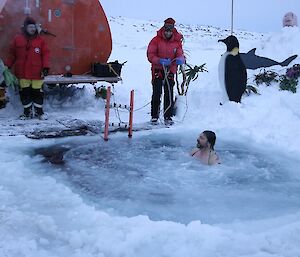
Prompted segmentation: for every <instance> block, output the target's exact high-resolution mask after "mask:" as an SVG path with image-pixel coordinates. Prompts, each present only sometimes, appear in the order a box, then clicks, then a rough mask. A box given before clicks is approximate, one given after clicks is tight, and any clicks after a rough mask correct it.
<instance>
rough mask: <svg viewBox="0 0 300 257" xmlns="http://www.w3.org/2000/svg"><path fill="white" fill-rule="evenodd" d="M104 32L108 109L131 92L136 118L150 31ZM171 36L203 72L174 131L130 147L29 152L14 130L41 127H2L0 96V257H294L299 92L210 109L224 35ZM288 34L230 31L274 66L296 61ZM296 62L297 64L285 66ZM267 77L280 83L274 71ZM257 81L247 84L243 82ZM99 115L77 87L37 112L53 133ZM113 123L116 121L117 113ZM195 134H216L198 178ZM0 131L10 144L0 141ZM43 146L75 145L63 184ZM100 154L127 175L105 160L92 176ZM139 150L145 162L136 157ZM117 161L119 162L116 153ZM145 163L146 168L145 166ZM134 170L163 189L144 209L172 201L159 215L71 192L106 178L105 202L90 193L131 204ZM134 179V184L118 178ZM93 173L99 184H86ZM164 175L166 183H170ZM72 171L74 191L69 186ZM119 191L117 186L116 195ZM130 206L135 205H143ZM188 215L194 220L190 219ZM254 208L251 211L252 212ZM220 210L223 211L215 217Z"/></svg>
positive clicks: (143, 137)
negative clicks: (117, 68)
mask: <svg viewBox="0 0 300 257" xmlns="http://www.w3.org/2000/svg"><path fill="white" fill-rule="evenodd" d="M109 21H110V25H111V29H112V34H113V53H112V56H111V60H112V61H113V60H115V59H118V60H119V61H120V62H123V61H128V62H127V63H126V64H125V66H124V68H123V70H122V77H123V83H119V84H117V85H115V89H114V91H115V94H114V98H115V99H114V100H115V101H116V102H118V103H123V104H124V103H128V101H129V93H130V90H131V89H134V90H135V107H136V108H137V109H138V108H140V107H142V106H144V105H146V104H147V103H149V101H150V98H151V84H150V80H151V77H150V64H149V63H148V61H147V59H146V48H147V45H148V42H149V41H150V39H151V38H152V37H153V36H154V35H155V31H156V30H157V29H158V28H159V27H160V25H161V24H160V23H157V22H154V21H141V20H133V19H126V18H121V17H117V18H113V17H112V18H110V19H109ZM178 28H179V30H180V31H181V32H182V33H183V35H184V36H185V43H184V48H185V50H186V53H187V57H188V62H189V63H191V64H194V65H200V64H202V63H206V64H207V68H208V70H209V72H208V73H203V74H201V75H200V76H199V79H198V80H196V81H195V82H194V83H193V84H192V85H191V87H190V91H189V94H188V96H187V103H188V110H187V113H186V115H185V117H184V120H183V121H181V120H178V123H177V124H178V125H176V126H174V127H172V128H169V129H163V130H159V129H158V130H155V131H154V130H153V131H146V132H137V133H136V134H134V138H133V140H132V142H131V143H130V141H129V140H128V139H126V134H124V133H118V134H115V135H111V136H110V137H111V140H110V141H109V142H107V143H104V142H103V141H102V139H101V137H100V136H99V135H98V136H92V137H76V138H65V139H50V140H40V141H35V140H31V139H27V138H26V137H24V136H23V135H20V134H22V133H21V131H22V128H24V127H26V129H29V128H32V129H34V128H36V127H37V126H39V127H43V126H48V125H44V123H43V122H19V121H18V122H17V121H16V124H17V125H15V126H14V125H13V124H14V122H13V121H14V120H17V117H18V114H19V113H20V111H21V107H20V104H15V105H12V104H11V103H12V102H15V100H16V96H14V95H13V94H11V95H10V97H11V103H10V104H9V105H8V107H7V108H6V109H2V110H0V119H1V125H0V135H1V136H0V149H1V156H0V170H1V179H0V224H1V226H0V256H1V257H2V256H3V257H4V256H9V257H14V256H30V257H33V256H39V257H44V256H45V257H50V256H51V257H54V256H59V257H61V256H75V257H79V256H82V257H83V256H85V257H86V256H87V257H89V256H98V257H104V256H105V257H114V256H118V257H121V256H122V257H127V256H128V257H129V256H130V257H131V256H139V257H147V256H151V257H152V256H161V257H165V256H170V257H171V256H172V257H177V256H178V257H183V256H189V257H193V256H205V257H206V256H214V257H215V256H228V257H232V256H247V257H248V256H253V257H254V256H255V257H268V256H273V257H274V256H276V257H277V256H278V257H279V256H286V257H289V256H290V257H295V256H296V257H297V256H300V221H299V220H300V211H299V203H298V202H299V192H300V190H299V178H300V175H299V161H300V148H299V143H300V115H299V113H300V93H299V92H298V93H296V94H292V93H290V92H285V91H279V90H278V85H277V84H273V85H271V86H269V87H265V86H260V87H259V92H260V93H261V95H259V96H258V95H250V96H249V97H244V98H243V99H242V104H236V103H229V102H228V103H226V104H224V105H223V106H220V105H219V99H220V97H221V90H220V87H219V85H218V74H217V70H218V62H219V59H220V56H221V54H222V53H223V52H224V51H225V46H224V45H223V44H221V43H217V40H218V39H220V38H224V37H226V36H227V35H228V33H229V32H228V31H226V30H222V29H220V28H214V27H210V26H197V25H183V24H179V25H178ZM299 32H300V31H299V29H297V28H293V29H290V28H285V29H283V30H282V31H279V32H277V33H274V34H268V35H261V34H258V33H251V32H244V31H238V32H237V36H238V38H239V40H240V45H241V52H247V51H249V50H250V49H252V48H254V47H256V48H257V54H259V55H263V56H267V57H271V58H272V59H275V60H278V61H282V60H284V59H285V58H287V57H288V56H291V55H293V54H299V53H300V33H299ZM299 61H300V58H299V57H298V58H297V59H296V60H295V61H294V62H293V63H292V64H294V63H299ZM272 69H273V70H275V71H277V72H280V73H281V74H283V73H284V70H285V69H284V68H282V67H273V68H272ZM257 72H258V71H255V72H249V73H248V77H249V83H251V81H252V80H253V75H254V74H255V73H257ZM99 86H100V84H99ZM103 107H104V106H103V102H101V101H99V100H96V99H94V97H93V88H91V87H90V86H88V85H87V86H86V87H85V89H84V90H83V91H82V92H81V93H80V94H79V95H74V96H70V98H69V100H68V101H66V102H64V101H63V100H62V101H61V102H59V101H58V100H55V99H52V100H50V99H49V101H48V102H46V111H47V112H48V113H49V114H50V121H51V120H52V121H53V122H54V123H55V122H57V119H64V118H65V117H73V118H77V119H82V120H97V119H99V120H100V119H101V120H103V118H104V114H103V110H104V108H103ZM149 111H150V106H149V105H146V107H145V108H142V109H140V110H139V111H137V112H136V113H135V117H134V118H135V122H136V123H143V122H145V121H148V120H149V118H150V117H149ZM120 118H121V119H122V120H124V121H126V119H127V118H128V114H127V113H123V112H121V113H120ZM115 120H116V121H118V118H115ZM7 124H10V125H9V126H7ZM205 129H211V130H214V131H216V134H217V145H216V149H217V151H219V152H220V155H221V156H222V160H223V164H222V165H220V166H217V167H210V168H209V167H204V166H203V165H201V164H198V163H197V162H195V160H193V159H191V158H190V157H189V156H188V155H187V152H188V151H189V149H190V148H192V147H193V145H194V141H195V139H196V137H197V136H198V134H199V133H200V132H201V131H203V130H205ZM8 130H11V131H12V134H15V135H16V136H13V137H10V136H8V133H7V131H8ZM14 131H15V132H18V133H13V132H14ZM153 138H155V139H153ZM153 141H154V142H153ZM143 142H144V144H143ZM149 142H150V143H149ZM98 143H99V145H97V144H98ZM55 145H58V146H66V147H71V148H72V147H74V146H76V147H75V148H74V149H72V150H71V151H69V152H68V153H67V154H66V162H67V165H68V166H67V167H69V168H70V170H69V173H68V172H66V171H65V170H64V168H63V167H61V168H60V167H55V168H53V166H52V164H49V163H45V162H43V157H42V156H41V155H39V154H37V151H38V149H40V148H45V147H53V146H55ZM143 147H145V149H143ZM119 148H120V149H119ZM103 149H107V152H108V153H111V158H112V159H110V161H113V160H127V161H128V163H129V164H130V165H131V166H130V167H131V168H130V170H129V169H127V168H124V172H127V173H128V176H125V177H124V174H123V175H122V173H120V169H121V168H120V167H119V166H118V165H120V164H118V163H117V161H116V165H114V162H112V163H111V162H110V163H109V162H108V163H104V164H103V166H101V160H103V159H101V158H103V157H101V158H100V156H99V159H97V156H98V155H97V154H98V153H99V155H100V154H102V155H103V154H105V152H104V153H103ZM118 149H119V150H118ZM140 149H141V150H143V151H142V152H144V151H146V153H147V154H145V155H143V153H141V152H139V151H140ZM155 149H157V150H158V151H160V153H159V152H155ZM114 150H115V151H114ZM121 150H122V151H121ZM126 151H128V154H124V152H126ZM106 154H107V153H106ZM173 154H174V156H173ZM148 156H150V157H152V158H153V159H154V161H157V163H158V166H155V164H153V163H151V162H149V163H146V162H147V161H148V160H147V158H146V157H148ZM181 157H182V159H180V158H181ZM84 158H87V160H88V161H89V162H87V161H85V159H84ZM160 158H162V159H161V161H160ZM91 159H92V160H93V161H94V162H90V161H91ZM243 159H244V161H243ZM129 164H128V165H129ZM72 165H73V166H72ZM142 165H144V166H149V170H148V172H151V173H150V175H147V176H146V177H148V178H152V179H153V180H156V181H157V182H159V183H160V184H158V185H162V184H163V183H164V184H165V185H166V187H165V188H163V189H164V190H165V191H166V192H165V193H166V195H165V196H161V195H157V197H154V198H153V200H155V201H158V200H159V199H160V197H163V203H164V202H166V201H167V200H168V199H167V200H166V198H168V194H169V193H170V192H171V193H173V194H171V197H174V196H175V198H172V199H173V200H174V199H175V201H174V205H173V206H171V208H170V209H167V208H164V204H161V211H159V210H157V209H156V210H155V209H151V211H154V213H151V211H147V208H148V205H147V199H145V204H144V203H143V205H141V204H136V210H131V209H130V208H129V207H128V206H129V205H128V202H125V201H121V196H120V197H115V199H116V201H115V203H116V204H118V205H119V206H113V205H111V206H109V203H110V202H109V201H106V202H105V201H104V200H103V199H104V197H101V194H100V195H99V191H97V190H99V189H101V186H100V185H94V187H92V189H93V188H94V190H95V191H94V192H96V193H95V194H94V192H93V191H92V192H89V191H83V192H81V191H80V190H79V189H78V187H77V185H78V183H79V182H82V185H81V189H85V188H87V189H89V190H91V187H90V185H88V187H85V186H86V185H85V184H84V182H86V181H85V180H84V179H85V178H86V177H84V176H83V177H82V179H83V180H81V178H80V176H81V173H84V175H87V176H92V177H91V178H89V179H88V180H87V182H88V183H90V182H91V181H93V180H94V181H95V183H94V184H97V182H98V181H99V182H101V180H105V179H107V180H106V182H107V184H103V186H104V187H105V186H106V187H107V188H109V190H112V189H113V188H111V187H109V186H114V187H115V191H113V190H112V191H109V192H107V191H105V190H104V191H102V192H101V191H100V193H106V194H109V193H111V194H112V195H113V194H114V193H115V192H121V193H122V195H123V194H124V190H125V191H126V190H127V191H126V192H127V193H128V195H130V196H132V197H133V196H134V193H133V192H131V191H130V190H132V188H134V184H135V182H137V180H136V179H137V178H136V177H137V175H139V172H140V170H142V169H139V167H141V166H142ZM198 165H199V166H198ZM248 166H250V167H249V169H247V168H248ZM127 167H128V166H127ZM151 167H153V168H151ZM134 168H135V170H136V173H130V172H132V170H133V171H134ZM198 168H199V169H198ZM97 169H99V173H100V171H101V172H102V175H103V176H101V177H97V176H95V172H96V171H97ZM51 170H53V173H51ZM89 170H91V172H90V173H88V172H87V171H89ZM103 170H104V171H106V172H109V171H116V174H114V177H115V178H116V179H118V180H117V182H118V181H119V182H120V185H118V184H117V183H115V184H114V183H113V182H114V181H112V179H111V177H110V176H108V175H107V174H105V173H104V172H103ZM117 171H118V172H119V173H117ZM172 171H174V176H172V174H170V173H171V172H172ZM181 171H182V172H181ZM197 171H198V172H199V173H197ZM76 172H77V173H78V174H79V178H80V179H79V180H78V179H77V180H76V176H74V175H76ZM155 172H160V173H162V176H159V174H157V173H155ZM167 173H169V174H167ZM93 176H94V177H93ZM105 176H107V177H105ZM122 176H123V177H122ZM130 178H132V180H130ZM197 179H198V180H199V181H197ZM122 181H125V183H123V184H121V182H122ZM197 182H199V183H197ZM185 184H186V187H184V185H185ZM213 185H214V186H215V190H214V187H213ZM92 186H93V184H92ZM126 186H128V187H129V186H130V187H129V188H126ZM151 186H153V188H152V189H153V191H154V192H155V190H157V192H161V190H160V188H158V189H157V188H155V184H154V183H153V184H152V183H151V181H150V182H149V181H147V184H146V185H145V186H143V184H141V185H140V184H136V189H137V190H144V192H145V190H148V189H149V188H151ZM201 186H203V188H204V189H207V190H204V189H203V188H201ZM118 187H119V189H120V190H119V191H118V190H117V189H118ZM197 188H198V189H199V191H197ZM175 190H177V191H178V194H177V191H176V192H174V191H175ZM180 190H183V193H182V194H181V191H180ZM193 191H194V193H193ZM201 193H202V194H201ZM169 196H170V194H169ZM206 196H207V198H206ZM247 196H249V197H248V199H247ZM97 197H99V200H98V201H97ZM139 197H140V196H139ZM139 197H137V198H138V201H136V203H139V202H143V198H139ZM197 197H200V198H199V203H197ZM111 199H112V198H111ZM131 199H134V198H131ZM172 199H171V200H172ZM211 199H213V201H211V202H210V200H211ZM230 199H231V200H232V201H231V202H228V200H230ZM189 200H190V202H189ZM111 202H113V201H111ZM255 202H257V203H258V204H257V205H255ZM190 203H191V204H190ZM228 203H229V204H228ZM176 204H178V205H176ZM197 204H199V206H197ZM200 204H202V205H204V206H205V207H206V208H205V210H203V211H201V206H200ZM259 205H261V208H259V209H257V211H256V212H255V211H254V210H255V208H257V207H258V206H259ZM251 206H252V207H253V208H252V207H251ZM192 207H194V209H192ZM143 208H144V209H143ZM172 208H173V209H172ZM179 208H181V209H179ZM226 208H227V211H228V212H227V213H222V212H223V211H224V210H225V209H226ZM247 208H248V210H247ZM185 209H186V210H187V211H185ZM145 210H146V211H145ZM169 210H171V211H170V215H168V211H169ZM248 211H249V212H248ZM155 212H156V213H155ZM196 212H199V214H197V213H196ZM139 214H148V215H149V217H148V216H146V215H139ZM127 216H128V217H127ZM163 219H167V221H166V220H163Z"/></svg>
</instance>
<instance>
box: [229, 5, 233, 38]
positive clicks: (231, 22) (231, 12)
mask: <svg viewBox="0 0 300 257" xmlns="http://www.w3.org/2000/svg"><path fill="white" fill-rule="evenodd" d="M230 32H231V35H232V34H233V0H231V30H230Z"/></svg>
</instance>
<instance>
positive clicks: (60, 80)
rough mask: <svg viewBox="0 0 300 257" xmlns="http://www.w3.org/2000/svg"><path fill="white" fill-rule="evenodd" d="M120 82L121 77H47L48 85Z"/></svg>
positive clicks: (46, 82)
mask: <svg viewBox="0 0 300 257" xmlns="http://www.w3.org/2000/svg"><path fill="white" fill-rule="evenodd" d="M120 80H121V77H94V76H92V75H73V76H72V77H64V76H62V75H49V76H47V77H45V84H47V85H57V84H81V83H89V84H95V83H97V82H99V81H105V82H109V83H117V82H119V81H120Z"/></svg>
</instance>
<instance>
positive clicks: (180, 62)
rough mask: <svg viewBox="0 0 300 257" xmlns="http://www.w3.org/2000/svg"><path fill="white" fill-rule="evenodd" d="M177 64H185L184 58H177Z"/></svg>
mask: <svg viewBox="0 0 300 257" xmlns="http://www.w3.org/2000/svg"><path fill="white" fill-rule="evenodd" d="M176 64H177V65H182V64H184V58H183V57H178V58H176Z"/></svg>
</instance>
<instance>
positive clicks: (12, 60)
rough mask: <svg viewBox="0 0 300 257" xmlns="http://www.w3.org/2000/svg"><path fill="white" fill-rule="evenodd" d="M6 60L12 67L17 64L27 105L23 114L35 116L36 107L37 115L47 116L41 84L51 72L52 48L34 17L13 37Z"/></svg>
mask: <svg viewBox="0 0 300 257" xmlns="http://www.w3.org/2000/svg"><path fill="white" fill-rule="evenodd" d="M5 64H6V66H7V67H8V68H9V69H11V68H12V66H14V73H15V75H16V77H17V78H18V79H19V83H20V99H21V102H22V104H23V107H24V113H23V114H22V115H21V116H20V118H21V119H30V118H32V117H33V109H34V116H35V117H36V118H39V119H44V118H45V116H44V111H43V101H44V94H43V90H42V86H43V83H44V81H43V78H44V77H45V76H47V75H48V73H49V50H48V46H47V44H46V42H45V40H44V39H43V38H42V37H41V36H40V35H39V34H38V30H37V27H36V21H35V20H34V19H33V18H31V17H26V18H25V20H24V23H23V27H22V33H21V34H18V35H16V36H15V38H14V39H13V41H12V43H11V45H10V49H9V57H8V58H7V60H6V62H5Z"/></svg>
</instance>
